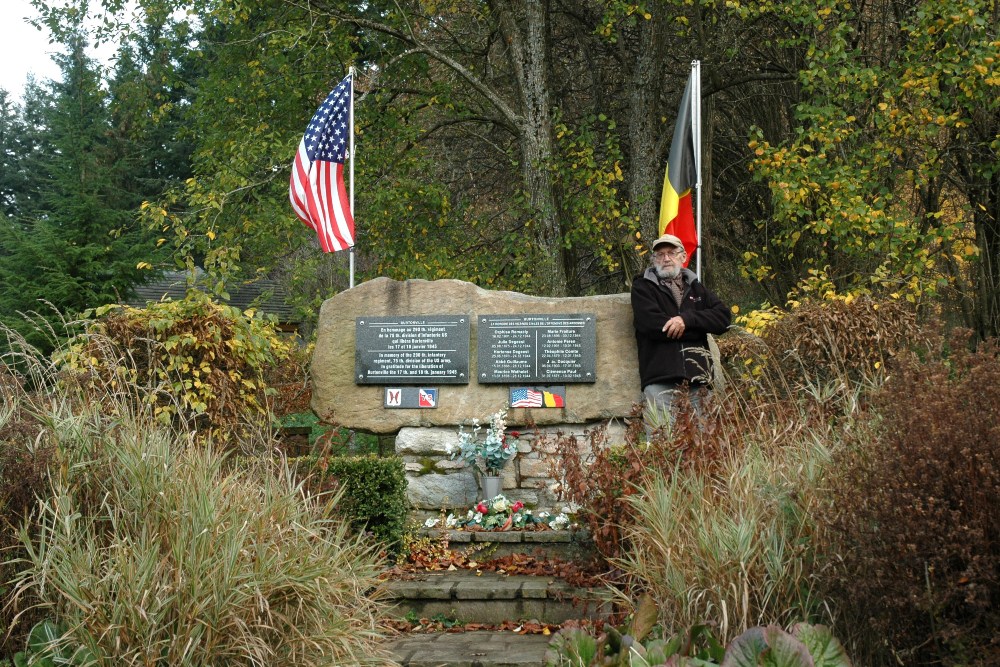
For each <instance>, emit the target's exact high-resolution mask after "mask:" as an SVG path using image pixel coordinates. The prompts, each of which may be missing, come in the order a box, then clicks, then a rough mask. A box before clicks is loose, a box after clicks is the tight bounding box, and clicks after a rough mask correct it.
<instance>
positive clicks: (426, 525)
mask: <svg viewBox="0 0 1000 667" xmlns="http://www.w3.org/2000/svg"><path fill="white" fill-rule="evenodd" d="M440 522H441V519H427V521H424V528H433V527H434V526H436V525H438V524H439V523H440Z"/></svg>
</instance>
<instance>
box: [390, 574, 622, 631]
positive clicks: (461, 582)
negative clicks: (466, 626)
mask: <svg viewBox="0 0 1000 667" xmlns="http://www.w3.org/2000/svg"><path fill="white" fill-rule="evenodd" d="M387 590H388V593H389V598H390V603H391V604H393V605H394V606H395V607H396V611H395V612H390V613H395V614H397V615H398V616H400V617H402V616H405V615H407V614H408V613H410V612H412V613H413V614H415V615H416V616H417V617H418V618H433V617H435V616H437V615H439V614H440V615H442V616H444V617H446V618H452V619H457V620H458V621H459V622H462V623H486V624H500V623H502V622H504V621H527V620H533V621H538V622H541V623H551V624H560V623H562V622H563V621H566V620H569V619H583V618H589V619H598V618H606V617H607V616H608V615H609V614H610V609H611V608H610V605H609V604H607V603H605V602H602V601H601V600H600V599H599V597H598V595H597V591H595V590H592V589H588V588H578V587H574V586H571V585H569V584H567V583H566V582H565V581H562V580H560V579H558V578H554V577H539V576H532V575H504V574H497V573H495V572H477V571H473V570H454V571H445V572H424V573H417V574H414V575H413V578H412V579H406V580H393V581H390V582H388V584H387Z"/></svg>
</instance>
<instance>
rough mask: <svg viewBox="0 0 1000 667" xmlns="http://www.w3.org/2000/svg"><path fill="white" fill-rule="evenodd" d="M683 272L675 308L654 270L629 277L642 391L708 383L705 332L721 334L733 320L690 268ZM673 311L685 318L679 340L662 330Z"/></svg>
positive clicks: (710, 371) (706, 338) (727, 308)
mask: <svg viewBox="0 0 1000 667" xmlns="http://www.w3.org/2000/svg"><path fill="white" fill-rule="evenodd" d="M682 271H683V273H684V282H685V288H684V297H683V298H682V299H681V305H680V307H679V308H678V306H677V302H676V301H674V297H673V295H672V294H671V293H670V290H669V289H668V288H666V287H664V286H663V285H660V282H659V280H657V277H656V272H655V271H654V270H653V269H652V268H649V269H646V272H645V273H643V274H642V275H639V276H636V277H635V278H634V279H633V280H632V321H633V324H634V325H635V341H636V344H637V345H638V348H639V377H640V379H641V380H642V387H643V388H644V389H645V387H646V386H647V385H650V384H654V383H674V382H682V381H684V380H687V381H689V382H692V383H695V384H703V383H708V382H710V381H711V379H712V368H711V355H710V354H709V351H708V334H721V333H724V332H725V331H726V329H727V328H728V327H729V322H730V320H731V318H732V315H731V314H730V312H729V307H728V306H726V304H724V303H722V301H720V300H719V297H717V296H715V294H713V293H712V292H711V291H709V290H708V288H706V287H705V286H704V285H702V284H701V282H700V281H699V280H698V278H697V276H695V274H694V272H693V271H689V270H688V269H683V270H682ZM675 315H680V316H681V318H682V319H683V320H684V334H683V335H682V336H681V337H680V338H678V339H674V338H668V337H667V334H665V333H664V332H663V325H664V324H666V323H667V320H669V319H670V318H671V317H674V316H675Z"/></svg>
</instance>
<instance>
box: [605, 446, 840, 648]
mask: <svg viewBox="0 0 1000 667" xmlns="http://www.w3.org/2000/svg"><path fill="white" fill-rule="evenodd" d="M773 454H774V453H772V454H768V453H767V452H765V451H764V450H762V449H761V448H760V447H759V446H757V445H754V446H751V448H750V449H749V450H747V451H746V452H740V453H734V455H733V456H732V458H731V459H730V460H729V462H728V465H727V466H726V467H725V468H724V469H723V470H721V471H720V472H719V473H718V474H715V475H707V474H704V473H703V472H701V471H697V470H687V471H680V470H678V471H676V472H675V474H673V475H671V476H669V477H664V476H662V475H657V476H655V477H653V478H652V479H651V480H649V481H648V482H647V483H646V484H645V485H644V487H643V488H642V490H641V491H640V492H638V493H635V494H633V495H630V496H628V503H629V505H630V506H631V507H632V509H633V511H634V523H633V524H632V525H631V526H630V528H629V529H628V531H627V537H628V540H629V543H630V544H631V549H630V550H629V551H628V552H626V553H623V554H622V556H621V557H620V558H619V559H617V560H615V561H614V562H615V563H616V564H617V565H618V566H619V567H620V568H621V569H622V571H623V572H625V573H626V574H627V575H628V577H629V578H630V579H631V581H632V583H633V585H635V586H636V587H637V588H641V589H644V590H647V591H649V592H650V593H651V594H652V595H653V596H654V598H655V599H656V600H657V601H658V603H659V605H660V620H661V622H663V624H664V625H665V626H666V627H672V628H679V627H689V626H693V625H696V624H698V623H701V622H704V621H705V620H711V621H712V622H713V623H714V624H715V625H716V627H717V629H718V633H719V636H720V637H721V638H722V639H723V640H724V641H728V640H730V639H732V638H733V637H735V636H736V635H737V634H739V633H740V632H742V631H743V630H745V629H747V628H749V627H753V626H755V625H766V624H768V623H780V624H788V623H792V622H794V621H796V620H801V619H810V620H819V619H820V618H821V615H822V611H823V599H822V598H821V596H820V594H819V593H818V588H819V586H818V580H817V576H816V571H815V567H814V562H815V553H814V549H815V547H816V544H815V543H816V540H817V537H818V536H817V533H818V532H819V531H820V529H819V528H818V527H817V526H816V525H815V524H814V522H813V520H812V513H813V512H814V511H815V505H816V504H817V503H819V502H820V499H819V497H818V495H817V492H816V485H817V483H818V476H819V475H820V474H821V471H822V470H824V469H825V466H826V462H827V460H828V459H829V456H830V453H829V451H828V450H827V448H826V447H825V446H824V445H822V444H821V443H819V442H808V441H802V442H799V443H797V444H796V445H794V446H790V447H785V448H783V449H782V451H781V453H780V456H775V455H773Z"/></svg>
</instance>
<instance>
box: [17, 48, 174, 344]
mask: <svg viewBox="0 0 1000 667" xmlns="http://www.w3.org/2000/svg"><path fill="white" fill-rule="evenodd" d="M84 46H85V43H84V41H83V39H82V38H75V39H74V40H73V41H72V43H71V45H70V50H69V52H68V54H67V55H63V56H57V60H58V61H59V65H60V67H61V69H62V75H63V80H62V81H61V82H56V83H53V84H51V86H50V88H49V91H48V94H47V95H46V94H44V93H43V92H42V91H41V90H38V91H34V92H33V94H32V95H30V96H29V98H28V100H26V106H25V114H26V117H29V118H32V119H33V122H32V123H31V124H32V125H33V127H34V129H35V130H37V131H39V132H41V133H42V138H41V139H40V140H39V145H40V149H39V150H38V151H35V152H34V153H33V154H32V155H29V156H23V157H24V161H23V162H22V165H23V166H24V167H25V168H27V169H28V178H30V183H31V184H30V185H29V186H27V187H26V192H27V193H28V194H31V192H32V190H34V191H36V192H37V195H36V196H35V197H29V200H30V205H27V206H24V207H23V208H22V209H21V210H20V211H19V212H18V215H17V216H15V217H14V218H12V219H8V220H5V221H3V227H2V228H0V283H3V284H4V285H5V289H4V290H3V291H2V292H0V318H2V319H3V320H4V321H5V322H6V323H7V324H9V325H11V326H13V327H14V328H15V329H19V330H20V331H22V333H24V334H25V335H26V337H27V338H28V340H29V342H31V343H33V344H35V345H37V346H39V347H40V348H41V349H43V350H44V349H47V348H48V346H49V345H50V344H51V341H50V340H49V337H48V336H47V335H46V334H44V333H43V332H40V331H37V330H36V328H35V326H33V325H31V324H29V323H28V322H26V321H25V319H24V317H23V315H21V313H28V312H38V313H39V314H40V315H41V317H42V318H43V319H44V320H46V321H48V322H49V323H50V324H54V323H55V322H56V321H57V318H58V316H59V315H58V314H61V315H62V316H63V317H75V316H76V315H77V314H79V313H80V312H81V311H83V310H84V309H86V308H89V307H94V306H98V305H101V304H104V303H108V302H114V301H118V300H120V299H121V298H123V297H125V296H126V295H127V294H128V292H129V290H130V289H131V288H132V286H133V285H134V284H136V283H137V282H139V281H140V280H142V279H143V277H144V275H143V273H142V271H141V269H140V268H138V267H139V266H140V264H141V263H142V262H147V263H148V262H149V260H150V258H152V257H153V256H154V253H155V242H154V241H153V240H152V239H151V238H150V233H149V232H148V231H147V230H146V229H145V228H143V227H142V226H140V225H139V224H138V222H137V221H136V220H135V217H134V211H135V210H136V209H137V208H138V204H139V202H140V198H141V195H140V193H138V192H136V191H135V188H133V187H129V182H128V174H127V173H126V172H127V171H128V170H127V169H123V168H122V165H123V164H125V163H124V162H123V160H122V158H123V151H122V145H121V143H120V142H116V141H114V140H113V137H114V133H113V132H112V126H111V122H110V112H109V105H108V100H107V93H106V92H105V91H104V90H103V89H102V87H101V76H100V70H99V68H98V67H97V65H96V64H95V63H94V62H93V61H92V60H90V59H89V58H88V57H87V56H86V54H85V52H84ZM15 201H16V197H15ZM43 302H48V303H49V304H51V305H52V306H53V307H54V309H55V310H54V311H53V310H52V309H50V308H48V307H44V306H42V303H43ZM55 328H56V331H57V333H58V329H59V327H58V326H56V327H55Z"/></svg>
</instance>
